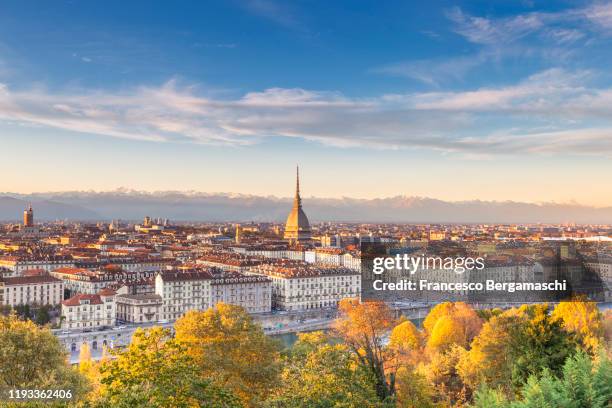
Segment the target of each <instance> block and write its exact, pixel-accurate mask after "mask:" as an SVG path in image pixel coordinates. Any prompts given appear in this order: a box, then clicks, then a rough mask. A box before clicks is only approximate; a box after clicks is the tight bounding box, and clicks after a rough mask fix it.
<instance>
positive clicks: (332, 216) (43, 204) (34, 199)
mask: <svg viewBox="0 0 612 408" xmlns="http://www.w3.org/2000/svg"><path fill="white" fill-rule="evenodd" d="M291 202H292V199H291V198H278V197H274V196H265V197H264V196H254V195H243V194H227V193H201V192H192V191H190V192H177V191H163V192H142V191H135V190H126V189H119V190H115V191H108V192H93V191H70V192H51V193H33V194H16V193H0V220H5V221H11V220H13V221H16V220H19V219H21V216H22V212H23V210H24V209H25V208H26V207H27V206H28V205H29V203H32V206H33V207H34V211H35V217H36V219H41V220H56V219H67V220H82V221H87V220H91V221H93V220H111V219H122V220H140V219H142V218H143V217H144V216H145V215H149V216H151V217H154V218H156V217H161V218H169V219H171V220H178V221H240V222H244V221H259V222H264V221H284V219H285V217H286V216H287V214H288V212H289V210H290V208H291ZM303 206H304V211H305V212H306V214H307V215H308V217H309V218H310V220H311V221H312V222H321V221H344V222H406V223H409V222H416V223H537V222H541V223H565V222H575V223H600V224H610V223H612V207H604V208H596V207H589V206H584V205H579V204H574V203H565V204H559V203H537V204H535V203H525V202H516V201H480V200H471V201H443V200H437V199H433V198H425V197H407V196H396V197H389V198H377V199H357V198H316V197H310V198H308V197H306V198H304V199H303Z"/></svg>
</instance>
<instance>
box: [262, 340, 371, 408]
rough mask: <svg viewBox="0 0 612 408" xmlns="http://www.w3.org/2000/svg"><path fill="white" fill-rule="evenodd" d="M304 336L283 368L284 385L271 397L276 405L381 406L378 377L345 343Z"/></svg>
mask: <svg viewBox="0 0 612 408" xmlns="http://www.w3.org/2000/svg"><path fill="white" fill-rule="evenodd" d="M322 339H323V337H322V336H321V335H319V334H317V335H315V336H308V335H307V336H301V338H300V339H299V340H298V341H297V342H296V344H295V345H294V347H293V348H295V349H296V350H295V352H292V353H291V355H290V357H289V359H288V360H287V362H286V365H285V369H284V370H283V372H282V375H281V379H282V383H281V387H280V388H279V392H278V394H277V395H276V396H274V397H273V398H271V399H270V401H268V404H267V405H268V406H269V407H275V408H285V407H286V408H361V407H364V408H367V407H380V406H381V405H380V402H379V400H378V397H377V395H376V391H375V389H374V381H372V380H373V379H372V377H371V375H370V373H369V372H367V371H366V370H364V369H363V368H362V367H361V366H360V365H359V364H357V361H356V360H355V356H354V354H353V353H351V352H350V350H348V348H347V347H346V346H345V345H341V344H335V345H332V344H329V343H327V342H325V341H323V342H322V341H321V340H322Z"/></svg>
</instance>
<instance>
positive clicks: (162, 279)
mask: <svg viewBox="0 0 612 408" xmlns="http://www.w3.org/2000/svg"><path fill="white" fill-rule="evenodd" d="M212 278H213V277H212V274H211V273H210V272H208V271H194V272H176V271H166V272H162V273H160V274H158V275H157V276H156V277H155V293H156V294H157V295H159V296H161V298H162V302H163V304H162V310H161V318H162V320H176V319H178V318H179V317H181V316H182V315H184V314H185V313H187V312H188V311H189V310H206V309H208V308H209V307H210V304H211V294H210V284H211V281H212Z"/></svg>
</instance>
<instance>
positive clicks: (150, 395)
mask: <svg viewBox="0 0 612 408" xmlns="http://www.w3.org/2000/svg"><path fill="white" fill-rule="evenodd" d="M113 354H114V356H115V357H116V358H115V359H111V360H108V361H106V362H105V363H104V364H102V365H101V367H100V373H101V379H100V383H101V387H100V397H99V398H98V399H97V400H95V401H94V403H93V404H92V405H93V406H94V407H100V408H102V407H104V408H107V407H108V408H110V407H126V408H127V407H147V408H149V407H150V408H165V407H172V408H191V407H202V408H203V407H206V408H238V407H240V404H239V403H238V401H237V399H236V398H235V397H234V396H233V395H231V393H229V392H228V391H226V390H224V389H222V388H219V387H217V386H214V385H213V384H212V381H210V380H208V379H205V378H202V377H201V376H200V375H199V369H198V367H197V366H196V365H195V364H194V362H193V360H192V359H191V358H190V357H189V355H188V354H187V353H186V351H185V349H184V348H183V347H182V346H181V345H180V344H179V343H178V342H177V341H175V340H174V339H172V338H171V337H170V331H169V330H167V329H163V328H161V327H154V328H152V329H149V330H146V331H145V330H142V329H137V330H136V331H135V332H134V335H133V336H132V342H131V343H130V345H129V347H128V348H127V349H126V350H125V351H113Z"/></svg>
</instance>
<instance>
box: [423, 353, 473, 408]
mask: <svg viewBox="0 0 612 408" xmlns="http://www.w3.org/2000/svg"><path fill="white" fill-rule="evenodd" d="M466 353H467V350H466V349H464V348H463V347H461V346H459V345H457V344H453V345H451V346H450V347H448V348H447V349H445V350H442V351H440V352H438V353H433V354H432V355H431V358H430V360H429V361H428V362H427V363H423V364H420V365H419V366H418V370H417V372H419V373H420V374H421V375H423V376H424V377H425V378H426V379H427V381H428V383H429V384H431V386H432V387H433V390H434V391H435V398H434V400H435V401H436V402H441V403H443V404H444V406H455V405H458V404H464V403H465V402H467V401H469V400H470V398H471V389H470V388H469V387H468V386H466V384H465V383H464V381H463V378H462V377H461V375H460V373H459V371H458V369H457V365H458V363H459V361H460V360H461V359H462V358H463V357H464V355H465V354H466Z"/></svg>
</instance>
